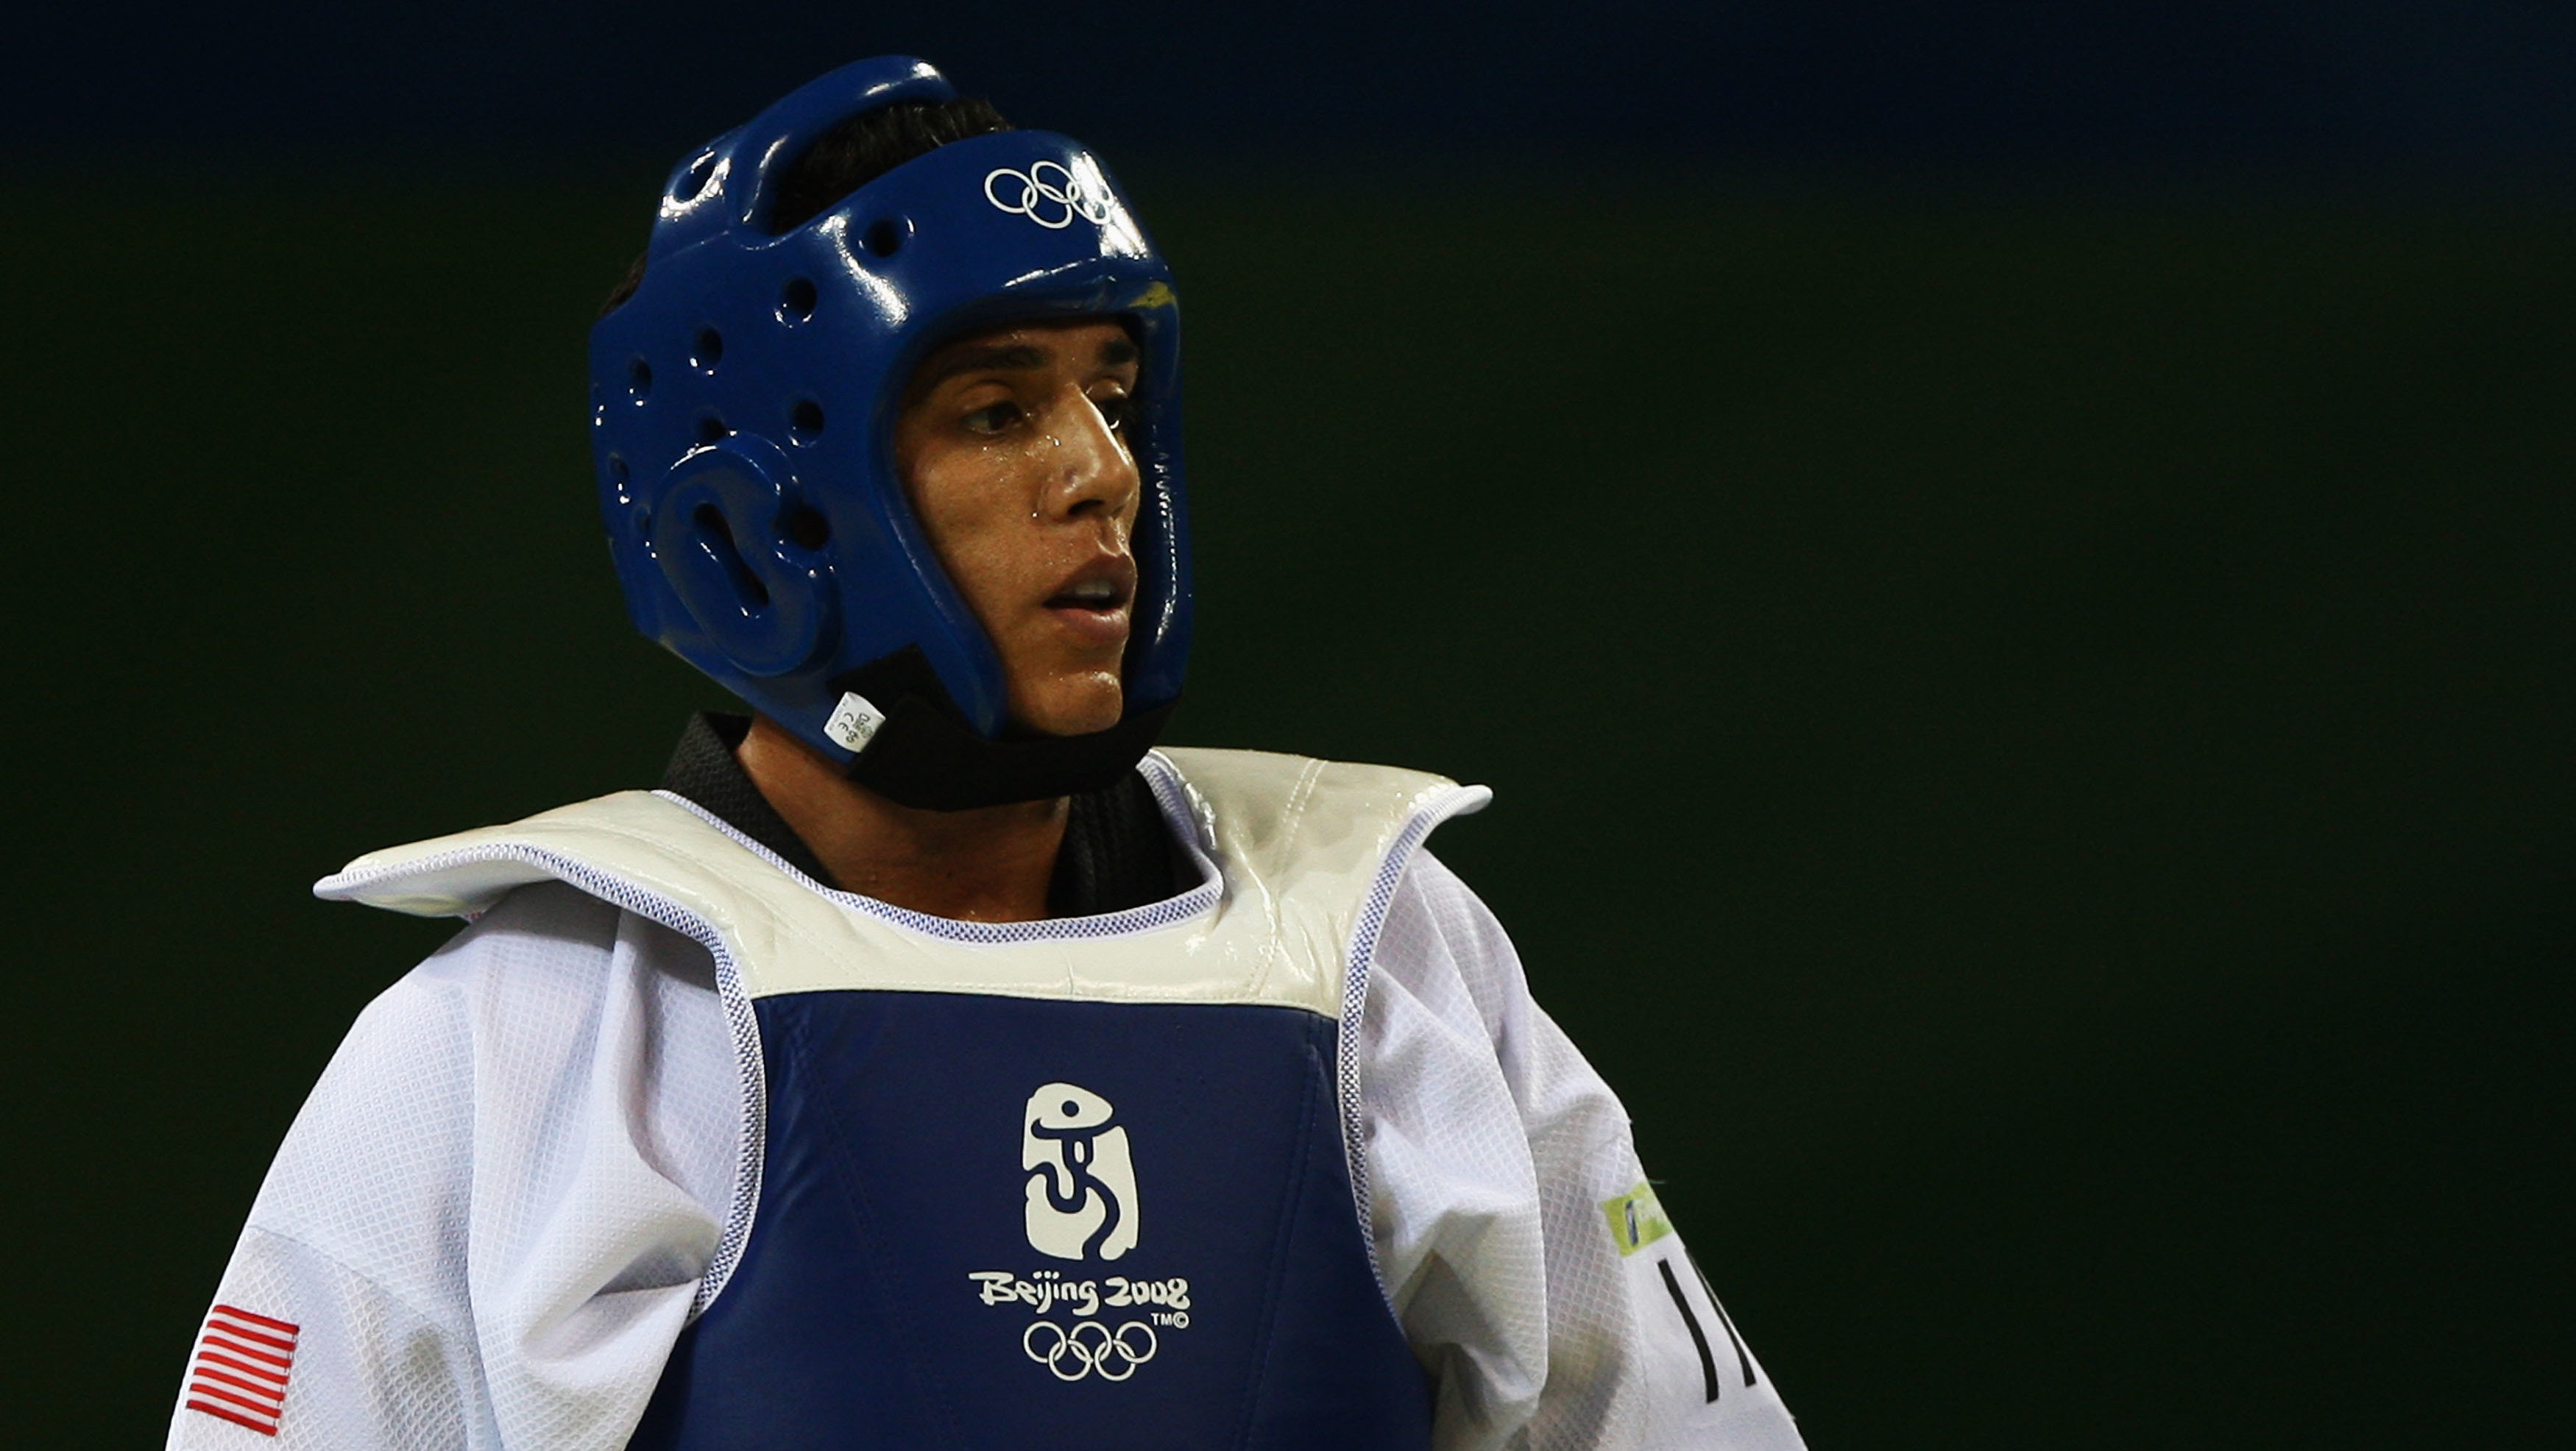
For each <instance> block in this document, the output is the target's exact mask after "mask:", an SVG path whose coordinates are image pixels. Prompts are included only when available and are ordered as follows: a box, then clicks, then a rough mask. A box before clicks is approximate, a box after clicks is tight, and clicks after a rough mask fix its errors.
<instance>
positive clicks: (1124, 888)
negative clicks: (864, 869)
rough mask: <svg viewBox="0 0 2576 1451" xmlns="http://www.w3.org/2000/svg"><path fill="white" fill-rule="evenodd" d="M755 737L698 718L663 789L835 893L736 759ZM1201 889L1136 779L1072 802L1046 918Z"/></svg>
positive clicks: (739, 727) (1150, 793) (729, 721)
mask: <svg viewBox="0 0 2576 1451" xmlns="http://www.w3.org/2000/svg"><path fill="white" fill-rule="evenodd" d="M750 730H751V717H750V716H747V715H723V714H718V713H717V712H714V711H704V710H702V711H699V712H698V713H697V714H695V715H693V716H691V717H689V724H688V728H687V729H685V730H683V731H681V732H680V743H679V745H678V746H677V747H676V748H675V749H674V750H673V751H672V752H671V764H670V765H669V766H668V767H667V768H665V769H664V770H663V772H662V789H663V790H665V791H668V792H670V793H672V794H673V795H675V796H684V797H686V798H688V799H689V800H690V801H693V802H695V803H697V805H699V806H700V807H702V808H704V809H705V810H707V811H709V812H711V813H713V814H714V815H715V817H716V818H717V819H718V820H720V821H722V822H724V823H725V824H726V825H727V826H730V827H732V828H733V829H734V830H736V831H739V832H741V833H742V834H743V835H745V836H747V837H750V838H751V839H752V840H753V841H756V842H758V843H760V844H761V845H762V846H765V847H767V848H769V849H770V850H771V851H773V852H776V853H777V854H778V856H779V858H780V859H781V860H782V861H785V862H786V863H787V864H788V865H789V866H792V867H794V868H796V870H798V871H800V872H803V873H804V874H805V875H807V876H809V877H812V878H813V879H814V880H816V881H818V882H821V883H823V884H824V885H825V886H838V885H839V884H838V883H837V882H834V881H833V880H832V874H831V873H829V872H827V871H825V870H824V869H823V863H822V862H821V861H820V860H819V859H817V858H816V857H815V855H814V853H813V851H812V850H811V849H810V848H808V847H807V846H806V845H805V842H804V840H803V839H802V838H800V837H798V836H797V835H796V832H795V830H794V828H792V827H790V826H788V824H787V821H786V818H784V817H782V816H780V815H779V814H778V809H777V808H776V807H774V806H771V805H770V804H769V801H768V798H766V797H764V796H762V795H761V794H760V788H759V787H757V786H754V785H753V784H752V783H751V777H750V776H748V775H746V774H744V772H743V769H742V763H741V762H739V761H737V760H735V759H734V754H733V753H734V749H735V748H736V747H738V746H740V745H741V744H742V738H743V736H744V735H745V734H747V733H748V732H749V731H750ZM1197 885H1198V873H1197V871H1196V870H1195V869H1194V868H1192V867H1191V865H1190V862H1189V857H1188V856H1187V855H1186V854H1185V853H1183V852H1182V851H1181V850H1180V849H1179V848H1178V846H1177V845H1176V844H1175V843H1174V842H1173V841H1172V831H1171V827H1170V825H1169V824H1168V823H1166V822H1165V821H1164V820H1163V811H1162V807H1161V805H1160V803H1158V802H1157V801H1155V799H1154V788H1153V787H1151V786H1148V785H1146V784H1145V778H1144V776H1143V775H1142V774H1141V773H1139V772H1135V771H1130V772H1128V773H1127V774H1126V775H1125V776H1122V777H1120V778H1119V779H1118V780H1117V781H1116V782H1114V783H1113V784H1111V785H1108V786H1104V787H1102V788H1100V789H1099V790H1096V791H1082V792H1077V793H1075V795H1074V797H1073V803H1072V809H1071V810H1070V812H1069V813H1068V815H1067V819H1066V821H1065V827H1064V847H1063V849H1062V850H1060V851H1058V852H1057V853H1056V858H1055V875H1054V877H1053V878H1052V879H1050V880H1049V882H1048V883H1047V915H1049V916H1051V917H1090V916H1096V915H1098V914H1099V913H1103V912H1123V911H1125V910H1127V909H1128V908H1130V907H1142V906H1144V905H1146V904H1147V903H1149V902H1159V901H1162V900H1163V899H1164V898H1166V897H1174V896H1178V895H1179V894H1181V893H1182V892H1186V891H1188V890H1189V889H1190V888H1192V887H1195V886H1197Z"/></svg>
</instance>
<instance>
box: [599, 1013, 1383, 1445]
mask: <svg viewBox="0 0 2576 1451" xmlns="http://www.w3.org/2000/svg"><path fill="white" fill-rule="evenodd" d="M757 1011H758V1013H759V1017H760V1026H761V1033H762V1042H763V1044H764V1053H765V1058H766V1063H767V1067H768V1074H769V1126H768V1143H767V1150H766V1162H765V1166H764V1169H763V1174H762V1180H761V1193H760V1204H759V1209H758V1213H757V1217H756V1218H755V1219H754V1221H753V1228H752V1233H751V1239H750V1242H749V1245H748V1247H747V1248H746V1250H745V1252H744V1255H743V1258H742V1262H741V1264H740V1265H739V1266H738V1267H737V1268H736V1270H735V1272H734V1275H733V1278H732V1279H731V1281H730V1282H728V1284H727V1285H726V1287H725V1289H724V1292H723V1293H722V1294H721V1295H719V1296H718V1297H717V1298H716V1301H715V1303H714V1304H713V1305H711V1306H710V1307H709V1308H708V1310H707V1313H706V1314H705V1315H704V1316H702V1317H701V1318H700V1319H699V1320H698V1321H697V1322H696V1323H695V1324H694V1325H692V1326H690V1327H689V1329H687V1330H686V1331H684V1332H682V1334H681V1336H680V1339H679V1343H678V1345H677V1346H676V1347H675V1348H674V1350H673V1353H672V1356H671V1360H670V1363H669V1365H668V1367H667V1368H666V1369H665V1371H664V1372H663V1377H662V1382H661V1385H660V1387H659V1388H658V1389H657V1391H656V1392H655V1394H654V1397H653V1402H652V1405H651V1406H650V1408H649V1409H647V1411H646V1412H645V1415H644V1421H643V1424H642V1426H641V1427H640V1428H639V1429H638V1430H637V1432H636V1435H635V1438H634V1440H633V1441H632V1442H631V1443H630V1444H631V1445H632V1446H634V1447H638V1448H652V1451H720V1448H721V1451H744V1448H752V1447H757V1448H760V1451H809V1448H810V1451H822V1448H833V1451H855V1448H867V1447H902V1448H906V1451H914V1448H929V1447H959V1448H985V1447H994V1448H1003V1447H1008V1448H1022V1447H1045V1448H1047V1451H1088V1448H1100V1451H1109V1448H1117V1451H1148V1448H1172V1451H1182V1448H1187V1451H1217V1448H1245V1451H1253V1448H1259V1451H1288V1448H1298V1451H1309V1448H1315V1447H1323V1446H1330V1447H1334V1448H1337V1451H1339V1448H1348V1451H1375V1448H1387V1451H1395V1448H1403V1451H1422V1448H1426V1447H1428V1446H1429V1444H1430V1439H1431V1436H1430V1422H1431V1412H1430V1397H1429V1394H1428V1391H1427V1388H1426V1385H1425V1382H1424V1378H1423V1375H1422V1372H1421V1369H1420V1367H1419V1366H1418V1365H1417V1363H1416V1362H1415V1361H1414V1359H1413V1356H1412V1353H1411V1351H1410V1350H1409V1349H1408V1348H1407V1346H1406V1345H1405V1342H1404V1338H1403V1335H1402V1332H1401V1331H1400V1330H1399V1329H1398V1328H1397V1326H1396V1324H1395V1322H1394V1319H1393V1317H1392V1316H1391V1315H1389V1313H1388V1311H1387V1308H1386V1304H1385V1301H1384V1300H1383V1299H1382V1298H1381V1297H1380V1295H1379V1293H1378V1288H1377V1284H1376V1280H1375V1278H1374V1277H1373V1276H1372V1274H1371V1273H1370V1270H1369V1262H1368V1250H1367V1246H1366V1244H1365V1242H1364V1240H1363V1238H1362V1234H1361V1229H1360V1226H1359V1222H1358V1219H1357V1216H1356V1213H1355V1211H1354V1208H1353V1204H1352V1194H1351V1184H1350V1177H1349V1174H1348V1172H1347V1170H1346V1168H1345V1167H1344V1164H1343V1159H1342V1139H1341V1124H1340V1118H1339V1114H1338V1111H1337V1107H1336V1098H1335V1094H1334V1089H1333V1084H1334V1077H1333V1057H1334V1024H1332V1023H1331V1022H1330V1021H1328V1020H1326V1019H1324V1018H1321V1017H1319V1016H1317V1015H1315V1014H1313V1013H1309V1012H1305V1011H1302V1010H1299V1009H1295V1008H1285V1007H1262V1006H1200V1005H1169V1004H1106V1003H1088V1002H1086V1003H1071V1002H1053V1001H1034V1000H1028V999H1020V998H1007V997H989V996H975V995H966V994H949V993H914V992H818V993H804V994H795V995H790V996H782V997H772V998H765V999H762V1000H761V1001H760V1002H759V1003H758V1004H757Z"/></svg>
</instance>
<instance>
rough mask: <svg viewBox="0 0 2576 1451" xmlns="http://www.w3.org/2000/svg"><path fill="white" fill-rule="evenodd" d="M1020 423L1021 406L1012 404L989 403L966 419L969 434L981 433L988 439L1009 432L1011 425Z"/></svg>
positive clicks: (968, 415)
mask: <svg viewBox="0 0 2576 1451" xmlns="http://www.w3.org/2000/svg"><path fill="white" fill-rule="evenodd" d="M1019 421H1020V405H1018V404H1017V403H1011V402H1002V403H987V404H985V405H984V406H983V407H981V408H978V409H975V410H974V411H972V412H970V413H968V414H967V415H966V418H965V423H966V431H967V432H969V433H980V434H983V435H984V436H986V437H988V438H991V437H997V436H999V435H1001V434H1003V433H1006V432H1008V431H1009V430H1010V427H1011V425H1012V424H1014V423H1017V422H1019Z"/></svg>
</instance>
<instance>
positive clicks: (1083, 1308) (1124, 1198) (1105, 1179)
mask: <svg viewBox="0 0 2576 1451" xmlns="http://www.w3.org/2000/svg"><path fill="white" fill-rule="evenodd" d="M1117 1117H1118V1112H1117V1110H1116V1109H1115V1108H1113V1107H1112V1106H1111V1105H1110V1102H1109V1100H1108V1099H1105V1098H1103V1097H1101V1096H1100V1095H1099V1094H1096V1093H1094V1092H1092V1091H1091V1090H1090V1089H1087V1088H1083V1087H1080V1086H1079V1085H1076V1084H1071V1083H1049V1084H1044V1085H1041V1086H1040V1087H1039V1089H1038V1091H1037V1092H1035V1093H1032V1094H1030V1095H1029V1101H1028V1105H1027V1106H1026V1107H1025V1108H1024V1109H1022V1110H1021V1113H1020V1168H1021V1169H1022V1170H1023V1171H1025V1172H1026V1173H1027V1175H1028V1179H1027V1182H1026V1185H1025V1190H1024V1193H1023V1196H1022V1197H1023V1201H1024V1202H1023V1203H1022V1206H1021V1220H1022V1224H1023V1226H1024V1227H1025V1228H1026V1229H1027V1231H1028V1236H1029V1248H1031V1249H1033V1250H1036V1251H1037V1252H1038V1253H1040V1254H1042V1255H1047V1256H1049V1257H1051V1258H1054V1259H1058V1260H1072V1261H1074V1262H1075V1263H1076V1264H1077V1265H1081V1264H1083V1263H1085V1262H1087V1261H1093V1260H1115V1259H1120V1258H1123V1257H1125V1256H1126V1255H1127V1254H1128V1253H1129V1252H1130V1251H1132V1250H1134V1249H1135V1248H1136V1242H1137V1231H1138V1229H1139V1228H1140V1226H1141V1225H1142V1223H1143V1217H1142V1216H1141V1215H1140V1214H1139V1213H1138V1210H1137V1202H1136V1166H1135V1163H1134V1161H1133V1159H1132V1158H1131V1157H1130V1156H1129V1153H1128V1145H1127V1130H1126V1129H1125V1128H1124V1127H1123V1126H1121V1125H1120V1124H1119V1123H1118V1122H1117V1121H1116V1120H1117ZM1084 1274H1085V1270H1084V1269H1081V1268H1074V1269H1061V1270H1058V1269H1041V1270H1030V1271H1027V1272H1026V1273H1016V1272H1013V1271H1010V1270H976V1271H973V1272H972V1273H970V1274H968V1275H967V1277H966V1278H967V1279H968V1280H970V1281H971V1282H973V1284H974V1286H975V1298H976V1299H978V1300H980V1301H982V1302H983V1303H984V1304H986V1305H988V1306H993V1307H996V1308H1000V1307H1009V1306H1019V1307H1024V1308H1025V1309H1027V1310H1028V1312H1029V1313H1030V1315H1031V1317H1032V1318H1031V1319H1030V1321H1029V1323H1028V1324H1027V1326H1026V1327H1024V1328H1023V1329H1022V1330H1021V1332H1020V1349H1021V1350H1023V1351H1024V1352H1026V1353H1027V1355H1028V1358H1029V1359H1031V1360H1033V1361H1036V1362H1037V1363H1038V1364H1040V1365H1043V1366H1045V1367H1046V1368H1047V1371H1048V1372H1049V1373H1050V1374H1052V1375H1053V1376H1054V1377H1055V1378H1056V1379H1057V1380H1061V1381H1077V1380H1083V1379H1087V1378H1089V1377H1092V1376H1097V1377H1099V1378H1100V1379H1102V1380H1105V1381H1123V1380H1125V1379H1127V1378H1128V1377H1129V1376H1132V1375H1134V1374H1135V1373H1136V1368H1137V1367H1138V1366H1141V1365H1143V1364H1144V1363H1145V1362H1147V1361H1149V1360H1152V1359H1153V1358H1154V1353H1155V1352H1156V1351H1157V1350H1160V1349H1161V1348H1162V1344H1163V1336H1164V1335H1165V1334H1167V1333H1169V1332H1172V1331H1176V1330H1187V1329H1189V1328H1190V1282H1189V1281H1188V1280H1187V1279H1184V1278H1181V1277H1179V1276H1173V1277H1171V1278H1168V1279H1157V1278H1148V1277H1145V1276H1142V1275H1135V1274H1116V1275H1103V1276H1100V1277H1099V1278H1096V1279H1085V1278H1081V1276H1083V1275H1084ZM1104 1310H1107V1311H1112V1312H1116V1311H1124V1312H1126V1314H1127V1315H1128V1316H1130V1317H1132V1318H1127V1319H1121V1320H1119V1322H1118V1323H1117V1324H1116V1325H1115V1326H1114V1327H1113V1326H1112V1325H1111V1324H1110V1321H1111V1319H1113V1318H1116V1317H1115V1315H1114V1314H1113V1315H1103V1314H1102V1313H1101V1312H1102V1311H1104ZM1057 1315H1063V1316H1066V1317H1068V1320H1069V1323H1060V1322H1058V1321H1057V1320H1055V1319H1054V1318H1052V1317H1054V1316H1057Z"/></svg>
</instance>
